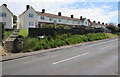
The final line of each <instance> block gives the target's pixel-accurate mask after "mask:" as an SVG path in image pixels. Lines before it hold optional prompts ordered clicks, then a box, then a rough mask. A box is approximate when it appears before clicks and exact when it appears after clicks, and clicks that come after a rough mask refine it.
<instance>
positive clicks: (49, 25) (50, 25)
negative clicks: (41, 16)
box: [43, 24, 54, 28]
mask: <svg viewBox="0 0 120 77" xmlns="http://www.w3.org/2000/svg"><path fill="white" fill-rule="evenodd" d="M43 28H54V25H52V24H45V25H44V26H43Z"/></svg>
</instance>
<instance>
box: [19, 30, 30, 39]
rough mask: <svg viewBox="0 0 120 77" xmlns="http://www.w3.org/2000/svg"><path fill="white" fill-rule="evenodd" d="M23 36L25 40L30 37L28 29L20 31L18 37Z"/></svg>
mask: <svg viewBox="0 0 120 77" xmlns="http://www.w3.org/2000/svg"><path fill="white" fill-rule="evenodd" d="M19 35H22V36H23V37H24V38H25V37H28V29H20V31H19V33H18V36H19Z"/></svg>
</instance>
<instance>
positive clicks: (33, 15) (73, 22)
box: [0, 4, 108, 29]
mask: <svg viewBox="0 0 120 77" xmlns="http://www.w3.org/2000/svg"><path fill="white" fill-rule="evenodd" d="M0 22H3V23H4V26H5V28H8V29H12V28H13V13H12V12H11V11H10V10H9V9H8V7H7V5H6V4H3V5H1V6H0ZM44 24H58V25H59V24H60V25H61V24H62V25H67V26H70V27H78V28H79V27H96V28H100V27H102V28H106V26H108V24H107V23H106V24H104V23H100V22H95V21H93V22H92V21H90V19H87V18H83V17H82V16H80V17H79V18H74V15H71V16H70V17H67V16H63V15H62V13H61V12H58V15H57V14H56V15H55V14H50V13H46V12H45V9H42V12H38V11H35V9H34V8H33V7H32V6H30V5H26V10H25V11H24V12H23V13H22V14H21V15H20V16H19V17H18V23H17V29H28V28H42V27H43V26H44Z"/></svg>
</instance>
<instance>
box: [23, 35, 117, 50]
mask: <svg viewBox="0 0 120 77" xmlns="http://www.w3.org/2000/svg"><path fill="white" fill-rule="evenodd" d="M116 36H117V35H114V34H111V33H94V34H93V33H88V34H86V35H71V34H62V35H58V36H57V35H55V36H47V37H45V38H26V39H24V52H25V51H26V52H31V51H33V50H40V49H49V48H55V47H60V46H64V45H71V44H77V43H81V42H87V41H94V40H101V39H106V38H111V37H116Z"/></svg>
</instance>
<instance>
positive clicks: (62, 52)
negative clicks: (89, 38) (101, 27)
mask: <svg viewBox="0 0 120 77" xmlns="http://www.w3.org/2000/svg"><path fill="white" fill-rule="evenodd" d="M22 55H23V54H22ZM24 56H27V57H22V58H18V59H12V60H7V61H3V62H2V74H3V75H118V39H117V38H111V39H106V40H100V41H94V42H89V43H83V44H77V45H71V46H65V47H60V48H55V49H48V50H41V51H36V52H32V53H26V55H24ZM6 59H7V58H6ZM106 77H107V76H106Z"/></svg>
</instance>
